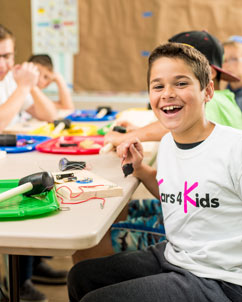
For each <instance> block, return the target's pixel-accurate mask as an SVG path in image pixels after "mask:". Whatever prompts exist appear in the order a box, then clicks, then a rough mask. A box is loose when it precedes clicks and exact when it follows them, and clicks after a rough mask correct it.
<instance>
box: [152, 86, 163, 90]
mask: <svg viewBox="0 0 242 302" xmlns="http://www.w3.org/2000/svg"><path fill="white" fill-rule="evenodd" d="M163 87H164V86H163V85H155V86H154V87H153V89H162V88H163Z"/></svg>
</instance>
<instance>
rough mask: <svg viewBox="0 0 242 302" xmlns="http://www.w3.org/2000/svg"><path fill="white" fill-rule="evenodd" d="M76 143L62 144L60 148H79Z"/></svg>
mask: <svg viewBox="0 0 242 302" xmlns="http://www.w3.org/2000/svg"><path fill="white" fill-rule="evenodd" d="M77 146H78V144H76V143H60V147H77Z"/></svg>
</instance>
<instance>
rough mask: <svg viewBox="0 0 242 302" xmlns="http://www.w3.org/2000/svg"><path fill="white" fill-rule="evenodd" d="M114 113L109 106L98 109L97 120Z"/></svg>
mask: <svg viewBox="0 0 242 302" xmlns="http://www.w3.org/2000/svg"><path fill="white" fill-rule="evenodd" d="M111 112H112V108H111V107H109V106H99V107H97V114H96V118H103V117H104V116H106V115H108V114H110V113H111Z"/></svg>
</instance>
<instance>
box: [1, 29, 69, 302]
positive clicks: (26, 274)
mask: <svg viewBox="0 0 242 302" xmlns="http://www.w3.org/2000/svg"><path fill="white" fill-rule="evenodd" d="M14 48H15V38H14V36H13V34H12V33H11V32H10V31H9V30H8V29H7V28H5V27H4V26H3V25H0V132H1V131H3V129H4V128H5V127H6V126H7V125H10V124H14V123H17V122H19V121H21V119H22V113H23V112H24V111H26V112H28V113H29V114H31V115H32V116H33V117H35V118H37V119H40V120H45V121H48V122H51V121H53V120H54V119H55V118H56V117H57V112H56V108H55V105H54V104H53V102H52V101H51V100H50V99H48V98H47V97H46V96H45V95H44V94H43V93H42V92H41V90H40V89H39V88H38V86H37V83H38V81H39V71H38V68H37V67H36V66H35V65H34V64H33V63H27V62H25V63H23V64H21V65H15V66H14ZM34 263H35V266H34V275H38V277H39V278H40V277H42V278H45V279H51V280H52V283H54V281H55V282H58V280H54V278H56V279H58V278H59V281H60V279H61V280H62V283H63V282H65V281H66V276H67V272H66V271H55V270H53V269H52V268H50V267H49V266H48V265H47V264H46V263H44V262H43V261H41V259H40V258H36V261H35V262H34ZM32 269H33V258H32V256H21V257H20V298H21V299H22V300H24V301H29V302H33V301H35V302H46V301H47V300H46V297H45V295H44V294H42V293H41V292H39V291H38V290H37V289H36V288H35V287H34V286H33V284H32V282H31V281H30V278H31V276H32ZM40 275H41V276H40ZM51 280H49V282H51Z"/></svg>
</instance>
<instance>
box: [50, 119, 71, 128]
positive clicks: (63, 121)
mask: <svg viewBox="0 0 242 302" xmlns="http://www.w3.org/2000/svg"><path fill="white" fill-rule="evenodd" d="M60 123H63V124H64V125H65V128H64V129H69V128H70V127H71V120H68V119H61V120H56V121H54V126H55V127H57V126H58V125H59V124H60Z"/></svg>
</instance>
